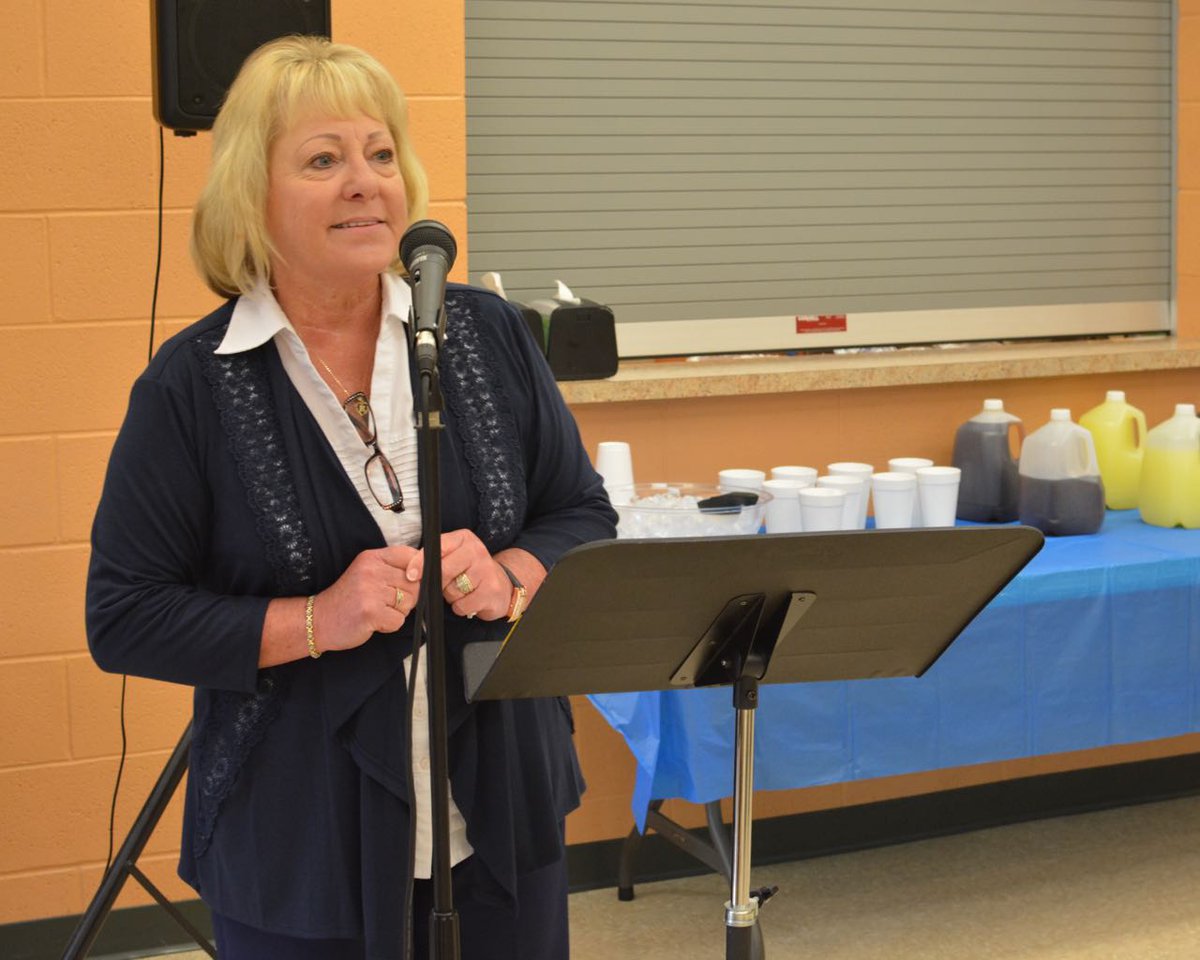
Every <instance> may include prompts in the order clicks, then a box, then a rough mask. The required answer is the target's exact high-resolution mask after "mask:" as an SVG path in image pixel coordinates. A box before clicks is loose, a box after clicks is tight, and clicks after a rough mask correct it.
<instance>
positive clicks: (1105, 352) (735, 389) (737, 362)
mask: <svg viewBox="0 0 1200 960" xmlns="http://www.w3.org/2000/svg"><path fill="white" fill-rule="evenodd" d="M1188 368H1200V340H1177V339H1175V338H1172V337H1145V338H1136V337H1134V338H1127V339H1107V340H1077V341H1068V342H1062V343H1023V344H1012V343H1006V344H982V345H980V344H962V345H952V346H940V347H916V348H903V349H897V350H891V351H888V352H883V353H879V352H864V353H855V354H818V355H813V356H781V355H766V356H764V355H756V356H747V357H698V358H688V359H674V358H672V359H670V360H635V361H624V362H622V364H621V368H620V370H619V371H618V372H617V374H616V375H615V376H613V377H611V378H609V379H608V380H576V381H571V382H565V383H560V384H559V388H560V389H561V390H562V393H563V396H564V397H565V398H566V400H567V402H568V403H570V404H583V403H617V402H622V401H634V400H675V399H686V398H695V397H726V396H747V395H751V394H766V393H797V392H803V391H808V390H857V389H864V388H870V387H897V386H916V385H920V384H934V383H959V382H962V381H971V380H1025V379H1030V378H1037V377H1070V376H1082V375H1087V374H1097V373H1128V372H1133V371H1144V370H1179V369H1188Z"/></svg>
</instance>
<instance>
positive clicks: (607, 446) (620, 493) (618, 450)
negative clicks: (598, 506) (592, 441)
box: [596, 440, 633, 505]
mask: <svg viewBox="0 0 1200 960" xmlns="http://www.w3.org/2000/svg"><path fill="white" fill-rule="evenodd" d="M596 472H597V473H598V474H600V478H601V479H602V480H603V481H604V489H605V490H606V491H607V492H608V499H609V500H611V501H612V502H613V503H614V504H617V505H620V504H625V503H629V502H630V501H632V500H633V455H632V454H631V453H630V450H629V444H628V443H626V442H625V441H624V440H605V441H603V442H601V444H600V446H599V447H598V448H597V450H596Z"/></svg>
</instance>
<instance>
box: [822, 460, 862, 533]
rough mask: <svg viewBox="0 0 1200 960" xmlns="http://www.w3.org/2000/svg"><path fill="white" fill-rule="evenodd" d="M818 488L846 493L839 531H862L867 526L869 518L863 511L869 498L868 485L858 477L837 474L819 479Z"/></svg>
mask: <svg viewBox="0 0 1200 960" xmlns="http://www.w3.org/2000/svg"><path fill="white" fill-rule="evenodd" d="M817 486H818V487H827V488H828V489H830V490H844V491H845V492H846V502H845V504H844V506H843V510H842V525H841V527H840V528H839V529H841V530H862V529H863V528H864V527H865V526H866V525H867V517H866V513H865V511H864V509H863V501H864V500H865V499H866V498H867V485H866V484H865V483H864V482H863V481H862V480H860V479H859V478H858V477H851V476H847V475H846V474H839V473H835V474H830V475H829V476H826V477H818V478H817Z"/></svg>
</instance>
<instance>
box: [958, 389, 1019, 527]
mask: <svg viewBox="0 0 1200 960" xmlns="http://www.w3.org/2000/svg"><path fill="white" fill-rule="evenodd" d="M1014 431H1016V434H1017V442H1016V446H1017V448H1018V449H1019V448H1020V445H1021V444H1022V443H1023V442H1024V440H1025V426H1024V424H1022V423H1021V418H1020V417H1018V416H1016V415H1015V414H1011V413H1008V412H1006V411H1005V409H1004V401H1003V400H995V399H989V400H984V401H983V410H982V411H980V412H979V413H977V414H975V416H973V417H972V418H971V419H970V420H968V421H967V422H966V423H964V424H963V425H962V426H960V427H959V428H958V432H957V433H956V434H955V435H954V457H953V460H952V463H953V464H954V466H956V467H958V469H959V470H961V471H962V479H961V481H960V482H959V486H958V510H957V515H958V516H959V517H960V518H961V519H963V520H975V521H978V522H980V523H1008V522H1009V521H1011V520H1016V519H1017V494H1018V489H1019V480H1018V473H1017V458H1016V457H1015V456H1013V452H1012V451H1013V446H1014V444H1013V437H1012V434H1013V432H1014Z"/></svg>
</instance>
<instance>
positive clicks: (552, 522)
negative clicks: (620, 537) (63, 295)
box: [87, 285, 615, 958]
mask: <svg viewBox="0 0 1200 960" xmlns="http://www.w3.org/2000/svg"><path fill="white" fill-rule="evenodd" d="M232 310H233V302H230V303H227V304H226V305H224V306H222V307H221V308H219V309H218V310H216V311H215V312H214V313H212V314H210V315H209V316H208V317H206V318H204V319H203V320H201V321H199V322H198V323H196V324H194V325H192V326H191V327H189V328H188V329H186V330H184V331H183V332H182V333H180V334H178V335H177V336H175V337H173V338H171V339H170V340H169V341H167V342H166V343H165V344H163V346H162V348H161V349H160V350H159V351H158V353H157V354H156V356H155V358H154V360H153V361H152V362H151V364H150V366H149V367H148V368H147V370H146V371H145V373H143V374H142V376H141V377H140V378H139V379H138V380H137V382H136V383H135V384H134V387H133V390H132V394H131V397H130V402H129V409H128V412H127V415H126V419H125V422H124V424H123V426H122V427H121V431H120V434H119V436H118V437H117V441H116V444H115V446H114V448H113V452H112V457H111V460H110V462H109V467H108V474H107V477H106V480H105V485H104V492H103V495H102V497H101V501H100V506H99V509H98V510H97V513H96V519H95V525H94V529H93V536H92V547H93V549H92V559H91V567H90V570H89V576H88V591H87V624H88V640H89V644H90V646H91V650H92V654H93V657H94V658H95V660H96V662H97V663H98V664H99V665H100V666H101V667H102V668H103V669H105V670H110V671H113V672H121V673H130V674H135V675H139V676H146V677H152V678H155V679H159V680H166V681H172V682H175V683H183V684H188V685H190V686H193V687H195V697H194V728H193V729H194V734H193V742H192V751H191V757H190V767H189V777H188V783H187V795H186V806H185V814H184V837H183V848H182V853H181V859H180V867H179V869H180V875H181V876H182V877H183V878H184V879H185V880H186V881H188V882H189V883H190V884H192V885H193V886H194V887H195V888H196V889H197V891H198V892H199V893H200V895H201V896H202V898H203V899H204V900H205V901H206V902H207V903H208V904H209V905H210V906H211V907H212V908H213V909H215V910H217V911H218V912H220V913H222V914H225V915H226V916H229V917H231V918H232V919H234V920H238V921H240V922H242V923H245V924H249V925H251V926H254V927H257V928H260V929H264V930H269V931H272V932H277V933H287V934H291V935H293V936H310V937H359V936H362V937H365V938H366V940H367V947H368V956H371V957H380V958H390V957H393V956H395V957H400V956H403V952H402V951H403V946H402V945H403V944H404V942H405V941H406V940H407V933H408V931H407V929H406V911H405V910H403V909H402V905H403V904H404V903H405V897H406V893H407V890H408V883H409V881H410V879H411V878H410V876H409V869H408V865H409V860H410V855H409V850H410V819H409V805H408V798H409V792H410V783H409V781H410V771H409V762H408V756H407V743H408V726H407V725H408V711H407V690H406V689H405V684H404V672H403V669H402V662H403V659H404V657H405V656H407V655H408V654H409V653H410V652H411V639H412V627H411V624H406V625H405V626H404V627H403V628H402V629H401V630H400V631H398V632H397V633H395V634H390V635H381V634H377V635H375V636H374V637H372V639H371V640H370V641H368V642H367V643H366V644H364V645H363V646H361V647H359V648H357V649H355V650H351V651H345V652H337V653H331V654H330V655H328V656H325V657H323V658H321V659H320V660H311V659H304V660H301V661H297V662H294V663H289V664H285V665H283V666H279V667H274V668H271V669H267V670H259V669H258V667H257V658H258V652H259V642H260V638H261V634H262V625H263V619H264V617H265V613H266V607H267V604H268V602H269V601H270V599H271V598H272V597H277V596H302V595H305V594H309V593H316V592H318V591H320V590H323V589H324V588H325V587H327V586H329V585H330V584H331V583H333V582H334V581H335V580H336V579H337V578H338V577H339V576H340V575H341V573H342V572H343V571H344V570H345V568H346V567H347V565H348V564H349V563H350V561H351V560H352V559H353V558H354V557H355V556H356V555H357V554H358V553H359V552H361V551H362V550H365V549H369V548H375V547H381V546H383V545H384V542H383V538H382V535H381V534H380V531H379V528H378V526H377V525H376V524H375V522H374V521H373V519H372V518H371V516H370V515H369V513H368V512H367V509H366V508H365V507H364V505H363V503H362V501H361V499H360V498H359V496H358V494H357V492H356V491H355V490H354V488H353V486H352V484H351V483H350V481H349V479H348V478H347V476H346V474H345V472H344V470H343V469H342V467H341V464H340V463H339V462H338V460H337V457H336V455H335V454H334V452H333V450H332V448H331V447H330V446H329V443H328V442H327V440H326V439H325V437H324V435H323V434H322V432H321V430H320V428H319V426H318V425H317V424H316V422H315V421H314V420H313V418H312V416H311V414H310V413H309V411H308V408H307V407H306V406H305V404H304V402H303V400H302V399H301V398H300V397H299V395H298V394H297V393H296V391H295V389H294V388H293V387H292V385H291V382H290V380H289V379H288V377H287V374H286V373H285V372H284V370H283V367H282V365H281V363H280V361H279V357H278V354H277V352H276V350H275V347H274V344H273V343H268V344H266V345H265V346H263V347H260V348H258V349H257V350H254V351H250V352H248V353H246V354H239V355H235V356H228V357H218V356H216V355H214V354H213V352H212V351H213V348H214V347H215V346H216V345H217V344H218V343H219V342H220V340H221V338H222V336H223V335H224V331H225V329H226V327H227V325H228V322H229V319H230V316H231V315H232ZM441 368H442V386H443V391H444V393H445V401H446V412H445V427H446V428H445V430H444V431H443V437H442V442H441V456H440V464H439V466H440V472H441V486H442V512H443V526H444V529H447V530H453V529H459V528H463V527H467V528H470V529H472V530H475V531H476V532H477V533H478V534H479V536H480V537H481V539H483V541H484V542H485V543H486V544H487V546H488V547H489V549H490V550H492V552H495V551H497V550H500V549H503V548H505V547H508V546H515V547H520V548H522V549H525V550H528V551H529V552H530V553H532V554H534V555H535V556H536V557H537V558H538V559H539V560H540V561H541V563H542V564H543V565H544V566H545V567H546V568H547V569H550V568H551V567H553V565H554V563H555V561H556V560H557V559H558V558H559V557H560V556H561V555H562V554H563V553H564V552H565V551H566V550H568V549H570V548H571V547H573V546H576V545H577V544H580V543H584V542H587V541H590V540H596V539H603V538H607V537H612V536H613V535H614V533H615V526H614V522H615V514H614V513H613V511H612V508H611V506H610V505H609V503H608V500H607V497H606V496H605V494H604V491H603V487H602V486H601V481H600V478H599V477H598V475H597V474H596V473H595V471H594V470H593V469H592V467H591V465H590V463H589V461H588V458H587V456H586V453H585V451H584V450H583V448H582V445H581V443H580V439H579V435H578V431H577V429H576V426H575V423H574V420H573V419H572V417H571V415H570V412H569V411H568V410H567V408H566V406H565V404H564V403H563V401H562V398H561V395H560V394H559V392H558V389H557V387H556V385H555V383H554V380H553V377H552V376H551V374H550V371H549V369H548V367H547V366H546V363H545V361H544V359H543V358H542V357H541V356H540V354H539V353H538V351H537V349H536V347H535V345H534V344H533V342H532V338H531V337H530V336H529V335H528V332H527V331H526V330H525V329H524V327H523V324H522V320H521V318H520V316H519V315H518V314H517V313H516V311H515V310H513V309H512V308H511V307H510V306H509V305H508V304H506V303H505V302H504V301H503V300H501V299H500V298H498V297H494V296H492V295H491V294H489V293H486V292H484V291H481V290H477V289H474V288H470V287H461V286H455V285H452V286H451V287H450V289H449V291H448V294H447V333H446V344H445V346H444V348H443V352H442V360H441ZM445 609H446V612H447V616H446V639H447V645H448V649H449V652H450V657H449V661H450V663H449V669H450V684H449V726H450V736H451V744H450V747H451V789H452V792H453V795H454V800H455V803H456V804H457V805H458V807H459V809H460V810H461V811H462V814H463V816H464V818H465V819H466V822H467V836H468V839H469V840H470V842H471V845H472V846H473V847H474V849H475V852H476V856H477V857H479V858H480V860H481V862H482V863H483V864H484V866H485V867H486V868H487V872H488V873H489V874H490V876H491V877H492V878H493V879H494V880H495V881H496V882H497V885H498V887H499V888H502V889H503V890H505V891H507V894H508V896H509V897H510V898H511V897H512V894H513V891H514V890H515V888H516V883H515V880H516V877H517V875H518V874H519V873H522V872H525V871H528V870H532V869H536V868H538V867H540V866H544V865H546V864H548V863H551V862H554V861H555V860H556V859H557V858H558V857H560V856H562V853H563V851H562V839H561V835H560V832H559V824H560V822H561V819H562V818H563V817H564V816H565V815H566V814H567V813H568V812H569V811H570V810H571V809H573V808H574V807H575V806H576V805H577V804H578V801H579V794H580V792H581V790H582V778H581V777H580V774H579V768H578V763H577V761H576V758H575V753H574V746H573V744H572V742H571V726H570V716H569V706H568V705H567V703H566V701H565V700H559V701H556V700H524V701H510V702H493V703H479V704H473V705H469V704H467V703H466V701H465V699H464V697H463V692H462V681H461V673H460V666H459V664H460V657H461V650H462V647H463V645H464V644H466V643H470V642H473V641H476V640H489V639H499V638H500V637H502V636H503V634H504V632H505V630H506V627H507V625H506V624H505V623H504V622H503V621H500V622H496V623H485V622H482V621H480V620H478V619H475V620H466V619H464V618H460V617H456V616H454V614H453V613H452V612H451V611H450V610H449V607H446V608H445ZM513 907H514V909H515V907H516V904H515V903H514V904H513Z"/></svg>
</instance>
